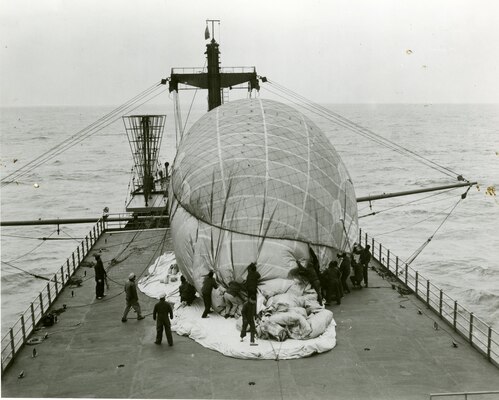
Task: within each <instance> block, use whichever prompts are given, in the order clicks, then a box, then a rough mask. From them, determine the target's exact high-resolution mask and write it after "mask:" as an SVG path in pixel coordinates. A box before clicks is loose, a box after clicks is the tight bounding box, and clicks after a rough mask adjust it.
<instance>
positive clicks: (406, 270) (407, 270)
mask: <svg viewBox="0 0 499 400" xmlns="http://www.w3.org/2000/svg"><path fill="white" fill-rule="evenodd" d="M408 273H409V266H408V265H407V264H405V285H406V286H407V275H408Z"/></svg>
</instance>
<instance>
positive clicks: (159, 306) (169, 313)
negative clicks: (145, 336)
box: [152, 293, 173, 346]
mask: <svg viewBox="0 0 499 400" xmlns="http://www.w3.org/2000/svg"><path fill="white" fill-rule="evenodd" d="M165 299H166V294H165V293H163V294H162V295H161V296H160V298H159V301H158V302H157V303H156V305H155V306H154V310H153V312H152V319H153V320H155V321H156V341H155V342H154V343H156V344H161V340H162V339H163V328H164V329H165V335H166V340H167V341H168V346H173V338H172V330H171V328H170V319H173V310H172V306H171V305H170V303H168V302H167V301H165Z"/></svg>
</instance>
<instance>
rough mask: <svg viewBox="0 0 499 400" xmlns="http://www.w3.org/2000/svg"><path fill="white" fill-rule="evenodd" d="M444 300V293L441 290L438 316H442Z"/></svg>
mask: <svg viewBox="0 0 499 400" xmlns="http://www.w3.org/2000/svg"><path fill="white" fill-rule="evenodd" d="M443 300H444V292H443V291H442V289H440V299H439V301H438V315H440V316H442V303H443Z"/></svg>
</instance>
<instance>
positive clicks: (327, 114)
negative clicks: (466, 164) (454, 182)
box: [266, 79, 462, 179]
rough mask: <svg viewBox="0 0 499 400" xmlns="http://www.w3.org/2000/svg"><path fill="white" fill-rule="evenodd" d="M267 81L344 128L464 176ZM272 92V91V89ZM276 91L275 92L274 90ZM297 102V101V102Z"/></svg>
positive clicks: (447, 171)
mask: <svg viewBox="0 0 499 400" xmlns="http://www.w3.org/2000/svg"><path fill="white" fill-rule="evenodd" d="M267 81H268V82H269V84H271V85H273V87H275V88H276V89H277V90H280V91H282V92H283V93H285V94H286V95H287V96H290V97H291V98H294V99H296V100H299V101H302V102H303V103H305V104H306V105H307V106H308V108H307V107H305V108H307V109H308V110H309V111H312V112H314V113H316V114H318V115H320V116H322V117H325V118H326V119H328V120H329V121H331V122H334V123H336V124H337V125H340V126H342V127H344V128H347V129H349V130H351V131H352V132H354V133H357V134H360V135H362V136H364V137H367V138H369V139H370V140H372V141H374V142H376V143H378V144H380V145H382V146H384V147H387V148H389V149H391V150H393V151H396V152H398V153H400V154H404V155H406V156H409V157H412V158H413V159H415V160H418V161H420V162H422V163H423V164H425V165H426V166H428V167H430V168H433V169H435V170H437V171H439V172H441V173H443V174H445V175H447V176H452V177H456V176H457V177H458V179H459V178H461V179H462V176H461V175H459V174H458V173H456V172H455V171H452V170H451V169H449V168H447V167H445V166H443V165H440V164H438V163H436V162H434V161H432V160H430V159H428V158H426V157H424V156H422V155H420V154H417V153H416V152H414V151H412V150H410V149H408V148H406V147H403V146H401V145H399V144H397V143H395V142H393V141H391V140H389V139H386V138H384V137H382V136H380V135H378V134H376V133H375V132H373V131H371V130H370V129H367V128H365V127H363V126H361V125H359V124H357V123H355V122H353V121H351V120H349V119H347V118H345V117H343V116H342V115H340V114H337V113H335V112H333V111H331V110H329V109H327V108H326V107H323V106H321V105H319V104H316V103H313V102H312V101H310V100H308V99H307V98H305V97H303V96H301V95H299V94H297V93H296V92H293V91H292V90H290V89H287V88H286V87H284V86H282V85H280V84H278V83H276V82H272V81H270V80H268V79H267ZM266 89H267V90H269V89H268V88H266ZM271 92H272V91H271ZM273 93H275V92H273ZM295 104H296V103H295Z"/></svg>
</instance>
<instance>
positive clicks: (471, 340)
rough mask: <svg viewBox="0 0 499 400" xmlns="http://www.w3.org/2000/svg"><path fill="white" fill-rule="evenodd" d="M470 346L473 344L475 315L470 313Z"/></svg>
mask: <svg viewBox="0 0 499 400" xmlns="http://www.w3.org/2000/svg"><path fill="white" fill-rule="evenodd" d="M470 344H473V313H470Z"/></svg>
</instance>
